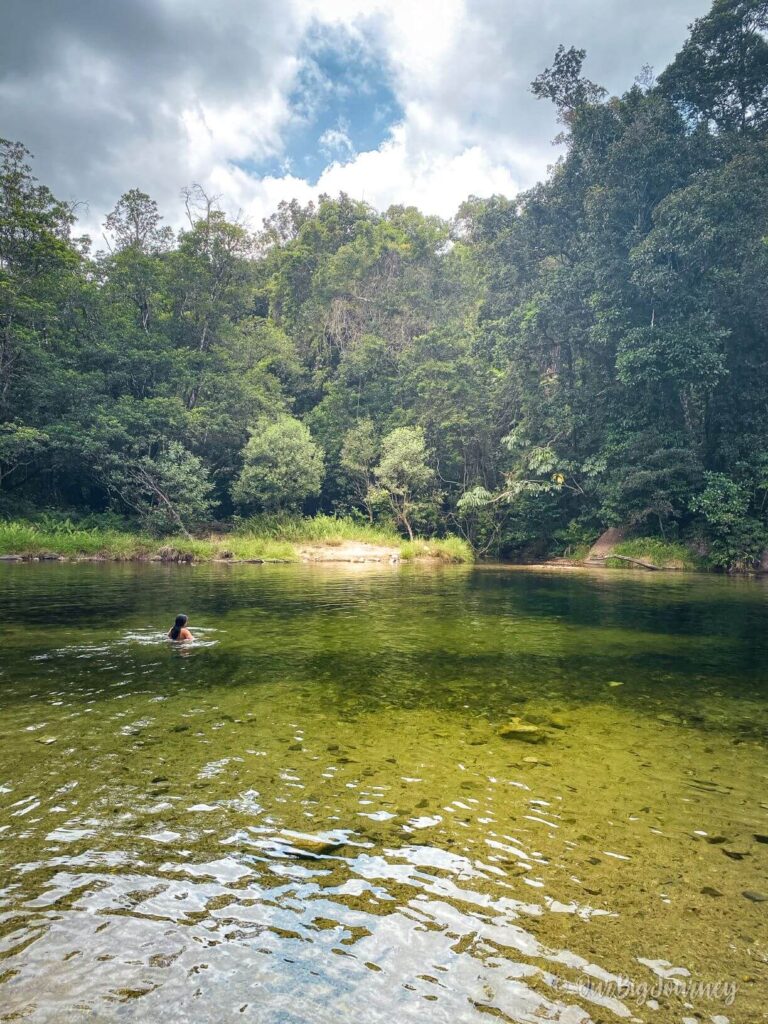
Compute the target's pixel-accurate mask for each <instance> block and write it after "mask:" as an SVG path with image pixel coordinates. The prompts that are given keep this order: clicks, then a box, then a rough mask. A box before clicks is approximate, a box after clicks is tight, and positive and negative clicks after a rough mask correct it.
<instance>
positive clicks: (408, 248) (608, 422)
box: [0, 0, 768, 567]
mask: <svg viewBox="0 0 768 1024" xmlns="http://www.w3.org/2000/svg"><path fill="white" fill-rule="evenodd" d="M767 32H768V5H767V3H766V0H715V2H714V3H713V5H712V8H711V10H710V11H709V13H707V14H706V15H704V16H703V17H702V18H699V19H698V20H697V21H696V22H695V23H694V25H693V26H692V27H691V32H690V37H689V39H688V40H687V41H686V42H685V43H684V45H683V46H682V48H681V50H680V52H679V53H678V55H677V56H676V57H675V59H674V60H673V61H672V63H671V64H670V66H669V67H668V68H667V69H666V70H664V71H663V72H662V73H661V74H660V75H659V77H658V80H657V81H655V82H654V81H653V79H652V78H651V77H650V76H649V75H648V74H645V75H644V76H643V77H642V78H641V79H639V80H638V82H637V83H636V84H635V85H634V86H633V87H632V88H631V89H629V90H628V91H627V92H626V93H625V94H624V95H623V96H614V97H608V96H607V94H606V93H605V91H604V90H603V89H602V88H601V87H600V86H599V85H597V84H595V83H594V82H591V81H590V80H589V79H588V78H586V77H585V76H584V74H583V68H584V64H585V60H586V57H585V52H584V51H583V50H580V49H576V48H574V47H570V48H569V47H566V46H561V47H560V48H559V49H558V50H557V52H556V54H555V57H554V61H553V63H552V64H551V66H550V67H549V68H548V69H546V70H545V71H544V72H542V74H541V75H539V76H538V77H537V79H536V80H535V82H534V83H533V85H532V90H533V92H534V94H535V95H537V96H538V97H540V98H542V99H546V100H549V101H552V102H554V104H555V106H556V108H557V110H558V115H559V117H560V120H561V122H562V123H563V125H564V130H565V136H564V138H563V141H564V142H565V144H566V150H565V154H564V156H563V157H562V159H560V160H559V162H558V163H557V164H556V165H555V167H554V168H553V169H552V171H551V173H550V175H549V177H548V178H547V180H546V181H545V182H543V183H541V184H539V185H537V186H536V187H534V188H532V189H531V190H530V191H528V192H527V193H525V194H522V195H519V196H517V197H516V198H515V199H507V198H504V197H501V196H492V197H488V198H484V199H482V198H478V197H469V198H468V200H467V201H466V202H465V203H464V204H463V206H462V208H461V209H460V210H459V211H458V214H457V216H456V218H454V220H453V221H451V222H446V221H442V220H440V219H438V218H435V217H427V216H424V215H422V214H421V213H419V212H418V211H417V210H415V209H413V208H411V207H403V206H393V207H391V208H390V209H389V210H387V211H385V212H382V213H379V212H377V211H374V210H373V209H371V208H370V207H369V206H367V205H366V204H365V203H363V202H361V201H359V200H356V199H353V198H351V197H350V196H347V195H344V194H341V195H339V196H337V197H335V198H332V197H330V196H321V197H320V199H319V200H318V202H317V203H310V204H308V205H306V206H302V205H301V204H300V203H298V202H296V201H293V202H290V203H282V204H280V206H279V207H278V209H277V211H276V212H275V214H274V215H273V216H272V217H270V218H268V220H267V221H266V222H265V223H264V227H263V230H261V231H259V232H256V233H253V232H252V231H250V230H249V229H248V227H247V226H246V225H245V224H243V223H241V222H239V221H233V220H231V219H229V218H228V217H227V216H225V214H224V213H223V211H222V210H221V209H219V208H218V206H217V203H216V202H215V201H214V200H212V199H211V198H210V197H208V196H206V195H205V194H204V193H203V192H202V190H200V189H199V188H196V187H194V188H191V189H188V190H186V192H185V198H186V206H187V212H188V216H189V223H188V226H187V227H186V228H185V230H183V231H181V232H178V233H176V234H174V233H173V232H172V231H170V230H169V229H168V228H167V227H164V226H163V221H162V217H161V212H160V211H159V210H158V208H157V206H156V204H155V203H154V201H153V200H152V199H151V197H149V196H147V195H146V194H145V193H142V192H141V191H139V190H138V189H132V190H131V191H129V192H127V193H126V194H125V195H124V196H123V197H121V198H120V199H119V200H118V201H117V204H116V206H115V208H114V210H113V211H112V213H111V214H110V215H109V217H108V218H107V222H106V225H105V227H106V230H107V236H108V238H109V251H108V252H105V253H97V254H96V255H95V256H91V255H90V250H89V246H88V243H87V241H86V240H83V239H77V238H74V237H72V229H73V224H74V220H73V215H72V211H71V210H70V209H69V207H68V206H67V205H66V204H64V203H61V202H60V201H58V200H57V199H56V198H55V197H54V196H53V195H52V194H51V193H50V191H49V190H48V189H47V188H46V187H45V186H44V185H41V184H40V183H38V182H37V181H36V180H35V178H34V176H33V174H32V171H31V168H30V157H29V154H28V153H27V152H26V151H25V150H24V147H23V146H21V145H20V144H18V143H11V142H5V143H2V146H1V147H0V502H2V508H3V509H4V511H5V512H6V514H13V513H14V511H19V510H21V511H23V512H24V513H25V514H29V513H30V511H34V510H35V509H37V510H39V509H42V508H59V509H63V510H66V511H67V512H68V513H69V512H71V513H72V514H73V515H76V516H84V515H91V514H96V515H103V514H105V513H112V512H113V513H116V514H118V513H119V514H126V513H128V514H130V515H133V516H135V517H137V518H138V519H139V520H140V521H141V523H142V524H143V526H144V528H145V529H152V530H154V531H156V532H157V531H165V530H169V529H174V530H176V531H178V530H179V529H180V528H181V526H182V525H183V527H184V528H185V529H187V530H191V529H192V528H193V527H194V525H195V524H196V523H200V522H204V521H205V520H206V519H207V518H208V517H210V516H216V517H218V518H227V517H230V516H231V515H232V513H233V512H234V511H235V510H241V511H246V512H260V513H263V512H270V513H273V512H281V511H282V512H284V511H286V510H288V511H296V510H298V509H300V508H302V507H304V506H306V507H307V510H309V511H312V512H317V511H320V512H326V513H338V514H340V515H346V514H351V515H353V516H358V517H360V518H363V517H364V518H366V519H367V520H368V521H369V523H370V522H373V523H377V524H379V525H380V526H381V527H382V528H384V529H389V528H392V526H396V527H397V528H398V529H399V530H400V531H401V532H402V533H404V534H407V535H408V536H411V535H412V534H413V533H414V532H415V531H417V530H418V531H419V532H421V533H424V534H427V535H430V536H438V537H442V536H444V535H446V534H451V533H458V534H460V535H461V536H462V537H463V538H464V539H465V540H466V541H468V542H470V543H471V544H472V545H473V546H474V548H475V549H476V550H477V551H480V552H483V553H487V554H494V555H502V556H510V555H511V556H517V557H522V556H535V557H540V556H541V555H545V554H547V553H548V552H562V551H565V550H566V549H571V548H572V547H573V546H581V545H583V544H584V543H586V542H587V538H589V537H592V538H594V537H596V536H597V535H598V534H599V533H600V532H601V530H603V529H604V528H605V527H606V526H608V525H622V526H624V527H628V528H630V529H631V530H633V531H634V532H635V533H637V534H641V535H644V536H647V537H650V538H654V537H656V538H658V539H660V540H661V541H663V542H664V543H668V544H676V543H689V544H691V545H696V546H698V547H699V548H700V549H702V550H708V551H709V552H710V553H711V557H712V558H713V560H714V561H715V562H717V563H718V564H720V565H723V566H725V567H732V566H739V567H750V566H752V565H754V564H755V563H756V562H757V560H758V558H760V557H761V555H762V551H763V546H764V545H765V543H766V534H767V531H768V522H767V521H766V504H767V502H768V468H767V467H768V455H767V454H766V453H768V412H767V410H766V404H765V395H766V393H768V360H767V359H766V356H765V353H766V348H767V346H768V290H766V288H765V281H766V279H768V242H767V241H766V240H767V239H768V137H767V136H766V132H767V131H768V42H767V41H766V33H767ZM161 495H162V496H161ZM166 499H167V500H166ZM180 524H181V525H180Z"/></svg>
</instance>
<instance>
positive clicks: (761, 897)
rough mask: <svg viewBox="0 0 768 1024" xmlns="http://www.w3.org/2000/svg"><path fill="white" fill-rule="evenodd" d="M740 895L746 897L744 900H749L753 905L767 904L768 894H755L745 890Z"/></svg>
mask: <svg viewBox="0 0 768 1024" xmlns="http://www.w3.org/2000/svg"><path fill="white" fill-rule="evenodd" d="M741 895H742V896H746V898H747V899H748V900H751V901H752V902H753V903H766V902H768V894H766V893H764V892H756V891H755V890H754V889H745V890H744V892H743V893H742V894H741Z"/></svg>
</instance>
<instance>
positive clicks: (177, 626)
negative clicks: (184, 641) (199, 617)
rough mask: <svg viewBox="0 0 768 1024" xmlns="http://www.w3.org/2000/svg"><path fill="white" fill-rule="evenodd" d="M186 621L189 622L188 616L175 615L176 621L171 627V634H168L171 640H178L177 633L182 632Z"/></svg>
mask: <svg viewBox="0 0 768 1024" xmlns="http://www.w3.org/2000/svg"><path fill="white" fill-rule="evenodd" d="M188 621H189V616H187V615H177V616H176V621H175V622H174V624H173V625H172V626H171V632H170V633H169V634H168V635H169V636H170V638H171V640H178V639H179V633H180V632H181V631H182V629H184V627H185V626H186V624H187V622H188Z"/></svg>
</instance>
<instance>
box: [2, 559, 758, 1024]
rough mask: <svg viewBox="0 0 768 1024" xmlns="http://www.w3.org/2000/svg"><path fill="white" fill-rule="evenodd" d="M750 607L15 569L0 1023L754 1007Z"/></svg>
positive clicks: (5, 622)
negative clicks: (176, 633)
mask: <svg viewBox="0 0 768 1024" xmlns="http://www.w3.org/2000/svg"><path fill="white" fill-rule="evenodd" d="M767 597H768V591H767V590H766V585H765V584H764V583H762V582H760V581H755V580H746V579H726V578H718V577H711V576H696V575H687V574H661V573H659V574H648V575H646V574H640V573H624V572H613V571H597V572H594V573H589V572H573V573H546V572H532V571H520V570H514V569H510V568H508V567H493V566H484V567H478V568H472V567H461V566H457V567H443V568H431V567H429V568H428V567H423V566H422V567H419V566H403V567H400V566H386V567H372V566H359V567H354V566H345V567H335V566H327V565H326V566H320V565H317V566H289V565H281V566H253V565H235V566H229V567H227V566H216V565H199V566H163V565H112V564H105V565H98V564H94V565H69V564H64V563H61V564H54V565H46V564H19V565H2V566H0V712H1V715H0V1020H2V1021H11V1020H14V1021H15V1020H24V1021H29V1022H49V1021H50V1022H56V1024H68V1022H70V1021H73V1022H74V1021H81V1020H88V1021H105V1022H107V1021H109V1022H111V1021H141V1022H144V1021H147V1022H154V1021H160V1020H166V1021H169V1022H174V1024H175V1022H186V1021H189V1022H195V1024H208V1022H211V1024H214V1022H215V1024H219V1022H222V1021H230V1020H232V1021H234V1020H238V1021H239V1020H242V1021H244V1022H247V1021H255V1022H258V1024H326V1022H327V1024H331V1022H333V1024H358V1022H361V1024H379V1022H381V1024H384V1022H386V1024H392V1022H395V1024H399V1022H411V1021H414V1022H415V1021H419V1022H426V1024H433V1022H441V1024H442V1022H445V1024H455V1022H467V1024H475V1022H476V1024H485V1022H486V1021H487V1019H488V1017H489V1016H490V1017H491V1018H496V1019H499V1020H502V1021H515V1022H525V1024H533V1022H542V1024H543V1022H545V1021H546V1022H551V1021H559V1022H561V1024H585V1022H587V1021H594V1022H597V1021H600V1022H609V1021H623V1020H640V1021H657V1022H663V1024H666V1022H676V1024H697V1022H699V1021H713V1022H715V1024H724V1022H726V1021H727V1022H731V1024H737V1022H742V1021H744V1022H752V1021H758V1020H763V1019H766V1018H765V1016H764V1014H765V1004H766V993H767V992H768V986H766V978H767V976H768V901H766V900H765V897H766V896H768V877H767V876H768V786H767V785H766V781H767V780H768V761H767V760H766V745H767V743H768V699H767V698H768V631H767V630H766V612H767V611H768V603H767ZM182 611H183V612H186V613H187V614H188V615H189V616H190V626H191V628H192V631H193V633H194V634H195V637H196V640H195V643H193V644H191V645H179V644H172V643H170V642H169V641H167V640H166V639H164V636H163V634H164V632H165V630H167V629H168V627H169V626H170V624H171V622H172V620H173V618H174V616H175V615H176V614H177V612H182ZM516 720H517V721H518V722H524V723H527V724H533V725H535V726H536V730H535V731H533V730H532V731H530V732H529V733H527V734H520V733H515V732H514V729H513V730H512V733H511V735H509V736H507V737H506V738H505V737H503V736H502V735H501V732H504V731H505V729H504V727H505V726H507V725H508V724H509V723H510V721H511V722H512V723H513V725H514V723H515V721H516ZM526 739H527V740H535V741H536V742H526V741H525V740H526Z"/></svg>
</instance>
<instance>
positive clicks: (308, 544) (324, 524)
mask: <svg viewBox="0 0 768 1024" xmlns="http://www.w3.org/2000/svg"><path fill="white" fill-rule="evenodd" d="M350 543H355V544H363V545H372V546H375V547H379V548H392V549H394V551H395V552H397V553H399V555H400V558H401V559H403V560H414V559H424V558H429V559H439V560H440V561H444V562H471V561H472V560H473V556H472V551H471V549H470V547H469V545H467V544H466V543H465V542H464V541H462V540H460V539H459V538H458V537H448V538H446V539H444V540H415V541H413V542H410V541H404V540H403V538H402V537H400V536H399V535H398V534H396V533H395V532H394V531H390V530H387V529H382V528H380V527H375V526H367V525H365V524H361V523H357V522H355V521H354V520H352V519H349V518H336V517H334V516H317V517H315V518H313V519H298V518H290V519H289V518H275V517H259V518H257V519H252V520H248V521H246V522H242V523H239V524H238V525H237V527H236V528H235V529H234V530H233V531H232V532H231V533H225V534H209V535H207V536H200V537H196V538H194V539H193V540H189V539H187V538H186V537H183V536H175V537H165V538H163V539H161V540H159V539H157V538H156V537H151V536H149V535H148V534H142V533H137V532H133V531H128V530H118V529H107V528H102V527H89V528H86V527H83V526H78V525H77V524H73V523H71V522H69V521H66V522H62V523H55V522H50V521H47V522H45V523H44V524H38V523H33V522H27V521H23V520H13V521H10V522H0V556H2V555H6V556H8V555H16V556H20V557H22V558H54V557H59V558H65V559H74V560H76V559H86V558H91V559H96V558H103V559H107V560H112V561H150V560H162V561H173V562H210V561H217V560H222V561H281V562H298V561H301V559H302V557H311V553H310V554H309V556H306V555H302V549H311V548H339V547H341V546H342V545H345V544H350Z"/></svg>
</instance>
